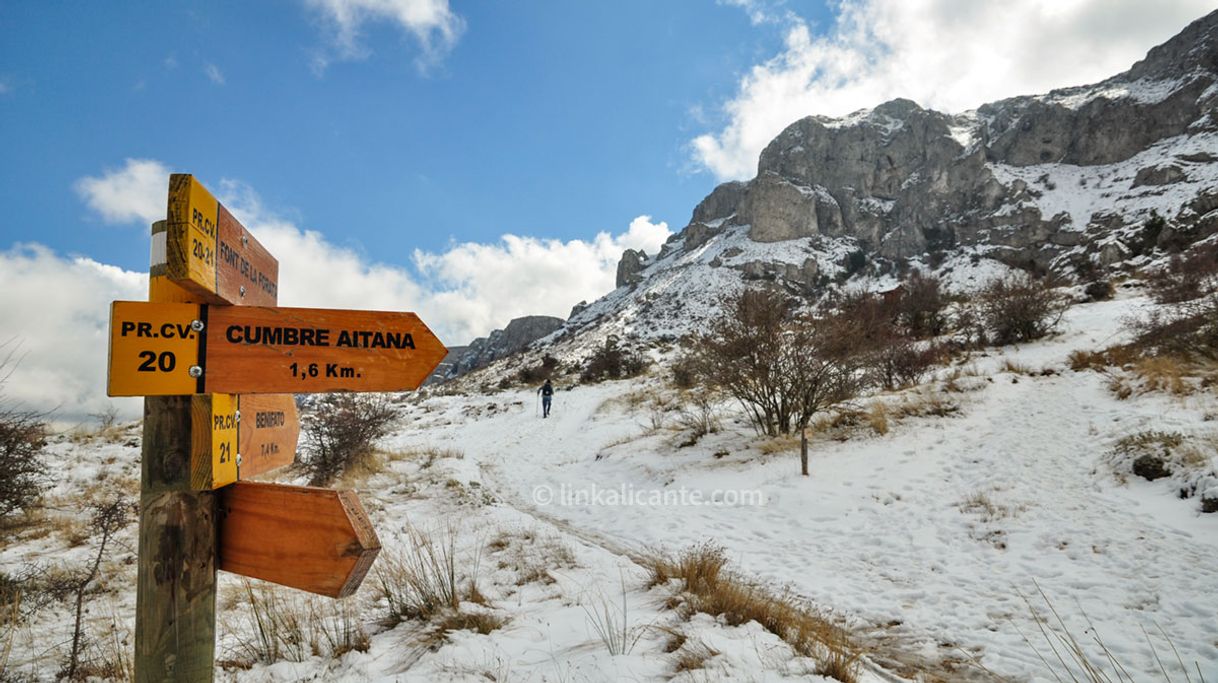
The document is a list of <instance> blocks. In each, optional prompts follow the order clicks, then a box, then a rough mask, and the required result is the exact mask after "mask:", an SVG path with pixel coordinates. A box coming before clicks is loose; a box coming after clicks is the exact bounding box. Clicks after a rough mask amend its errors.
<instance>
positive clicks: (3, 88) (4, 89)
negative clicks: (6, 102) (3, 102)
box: [0, 81, 12, 95]
mask: <svg viewBox="0 0 1218 683" xmlns="http://www.w3.org/2000/svg"><path fill="white" fill-rule="evenodd" d="M11 90H12V88H10V87H9V84H8V83H6V82H5V81H0V95H7V94H9V92H10V91H11Z"/></svg>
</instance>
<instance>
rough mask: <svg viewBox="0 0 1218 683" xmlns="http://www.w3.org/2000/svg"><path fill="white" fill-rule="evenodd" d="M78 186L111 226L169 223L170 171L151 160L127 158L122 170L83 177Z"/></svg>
mask: <svg viewBox="0 0 1218 683" xmlns="http://www.w3.org/2000/svg"><path fill="white" fill-rule="evenodd" d="M74 187H75V189H76V193H77V194H78V195H80V197H81V199H83V200H84V201H85V204H87V205H88V206H89V208H91V209H93V210H94V211H96V212H97V213H98V214H99V215H100V216H101V218H102V220H104V221H105V222H107V223H132V222H138V223H143V224H144V225H151V224H152V223H153V222H154V221H163V220H165V213H166V211H167V204H168V202H167V199H166V197H167V193H168V191H169V168H168V167H166V166H165V165H164V164H162V163H161V162H159V161H153V160H151V159H127V160H126V162H125V163H124V165H123V167H122V168H120V169H107V170H106V171H105V172H104V173H102V174H101V175H100V176H98V177H86V178H81V179H80V180H78V181H76V184H75V186H74Z"/></svg>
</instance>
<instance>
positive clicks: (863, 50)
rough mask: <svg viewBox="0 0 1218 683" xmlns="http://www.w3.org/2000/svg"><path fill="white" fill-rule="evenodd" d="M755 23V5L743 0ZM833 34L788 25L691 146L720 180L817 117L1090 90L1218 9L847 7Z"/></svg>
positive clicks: (929, 0) (743, 170)
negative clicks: (779, 42)
mask: <svg viewBox="0 0 1218 683" xmlns="http://www.w3.org/2000/svg"><path fill="white" fill-rule="evenodd" d="M736 4H741V5H742V6H743V7H744V8H745V9H746V11H748V12H749V16H750V18H751V19H753V20H754V22H755V23H757V22H756V19H755V16H757V12H759V11H761V10H757V9H756V8H757V7H758V5H757V4H756V3H755V2H750V1H747V0H741V2H739V3H736ZM838 8H839V13H838V17H837V23H836V26H835V27H834V28H833V29H832V30H831V31H830V32H828V33H827V34H825V35H813V33H812V31H811V30H810V29H809V27H808V26H807V25H806V24H805V23H803V22H802V21H799V20H798V19H793V18H790V15H787V17H788V21H789V22H790V23H789V24H788V25H787V27H786V28H785V47H784V49H783V51H782V52H781V53H780V54H779V55H777V56H775V57H773V58H772V59H770V60H768V61H766V62H764V63H762V64H758V65H756V66H754V67H753V68H752V69H751V70H750V71H749V72H748V73H747V74H746V75H745V76H744V77H743V78H742V79H741V81H740V84H739V89H738V91H737V94H736V95H735V96H734V97H733V98H732V99H731V100H730V101H728V102H727V103H726V104H725V105H724V106H723V111H724V114H725V115H726V117H727V123H726V125H725V126H724V127H723V129H722V130H720V131H718V132H714V133H707V134H704V135H700V136H698V137H697V138H695V139H694V140H693V141H692V148H693V154H694V159H695V161H696V162H697V163H698V164H700V165H702V166H704V167H705V168H707V169H709V170H710V171H712V172H713V173H714V174H715V175H716V176H718V177H719V178H721V179H728V178H749V177H751V176H752V175H753V174H754V173H755V171H756V166H757V158H758V156H759V155H760V153H761V150H762V149H763V148H764V147H765V145H766V144H767V143H769V141H770V140H772V139H773V138H774V136H776V135H777V134H778V133H779V132H781V131H782V129H783V128H784V127H786V126H787V125H789V124H791V123H793V122H794V121H796V120H798V119H800V118H802V117H804V116H807V115H809V114H825V115H830V116H836V115H842V114H846V113H849V112H851V111H855V110H858V109H861V108H864V107H872V106H875V105H877V104H879V103H881V102H884V101H887V100H890V99H892V98H895V97H907V98H909V99H912V100H914V101H916V102H918V103H919V104H921V105H922V106H924V107H931V108H935V109H940V110H943V111H949V112H956V111H963V110H965V109H969V108H972V107H976V106H978V105H980V104H983V103H985V102H989V101H993V100H996V99H1001V98H1003V97H1011V96H1015V95H1023V94H1032V93H1038V92H1044V91H1047V90H1050V89H1052V88H1057V87H1064V86H1070V85H1081V84H1085V83H1090V82H1094V81H1098V80H1102V79H1104V78H1107V77H1108V76H1111V75H1114V74H1116V73H1118V72H1120V71H1123V70H1125V69H1127V68H1128V67H1129V66H1130V65H1132V64H1133V62H1135V61H1137V60H1138V59H1141V58H1142V57H1143V56H1144V55H1145V53H1146V51H1147V50H1149V49H1150V48H1151V47H1153V46H1154V45H1156V44H1158V43H1161V42H1163V41H1164V40H1166V39H1168V38H1170V37H1171V36H1172V35H1174V34H1175V33H1177V32H1179V31H1180V30H1181V29H1182V28H1184V26H1185V25H1187V24H1188V23H1189V22H1190V21H1192V20H1194V19H1196V18H1198V17H1200V16H1202V15H1203V14H1205V13H1206V12H1209V11H1210V10H1212V9H1213V7H1212V0H1162V1H1161V2H1145V1H1144V0H1010V1H1008V2H976V1H975V0H843V1H842V2H841V4H840V5H839V6H838Z"/></svg>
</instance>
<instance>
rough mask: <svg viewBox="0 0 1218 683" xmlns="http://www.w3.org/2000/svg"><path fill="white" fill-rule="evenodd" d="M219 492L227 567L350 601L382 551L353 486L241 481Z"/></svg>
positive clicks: (224, 564) (221, 555)
mask: <svg viewBox="0 0 1218 683" xmlns="http://www.w3.org/2000/svg"><path fill="white" fill-rule="evenodd" d="M218 493H219V498H220V502H219V515H218V517H219V522H220V523H219V527H220V531H219V551H218V553H219V568H220V569H223V570H224V571H226V572H232V573H234V574H240V575H242V576H249V577H252V578H255V579H262V580H264V581H270V582H272V583H278V584H281V585H284V586H289V587H291V588H297V589H300V590H303V591H308V592H310V593H318V594H320V595H327V596H329V597H332V598H345V597H347V596H348V595H352V594H354V593H355V591H356V589H358V588H359V585H360V583H361V582H363V580H364V577H365V576H366V575H367V574H368V570H369V569H371V568H372V562H373V561H374V560H375V559H376V556H377V554H378V553H379V552H380V551H381V542H380V540H379V539H378V538H377V537H376V531H374V530H373V528H372V523H371V522H370V521H369V520H368V515H367V513H365V512H364V508H363V507H362V506H361V505H360V503H359V499H358V498H357V497H356V495H355V492H354V491H334V490H331V489H319V488H312V487H308V486H288V485H285V484H263V483H254V482H237V483H235V484H233V485H231V486H226V487H224V488H222V489H220V490H219V492H218Z"/></svg>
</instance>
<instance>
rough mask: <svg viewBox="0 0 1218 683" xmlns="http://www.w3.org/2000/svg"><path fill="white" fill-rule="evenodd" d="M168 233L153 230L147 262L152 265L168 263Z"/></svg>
mask: <svg viewBox="0 0 1218 683" xmlns="http://www.w3.org/2000/svg"><path fill="white" fill-rule="evenodd" d="M168 238H169V233H167V232H154V233H152V253H151V255H150V257H149V263H150V264H151V265H152V267H154V268H155V267H156V266H163V265H165V264H167V263H169V254H168V253H167V250H166V244H167V243H168Z"/></svg>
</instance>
